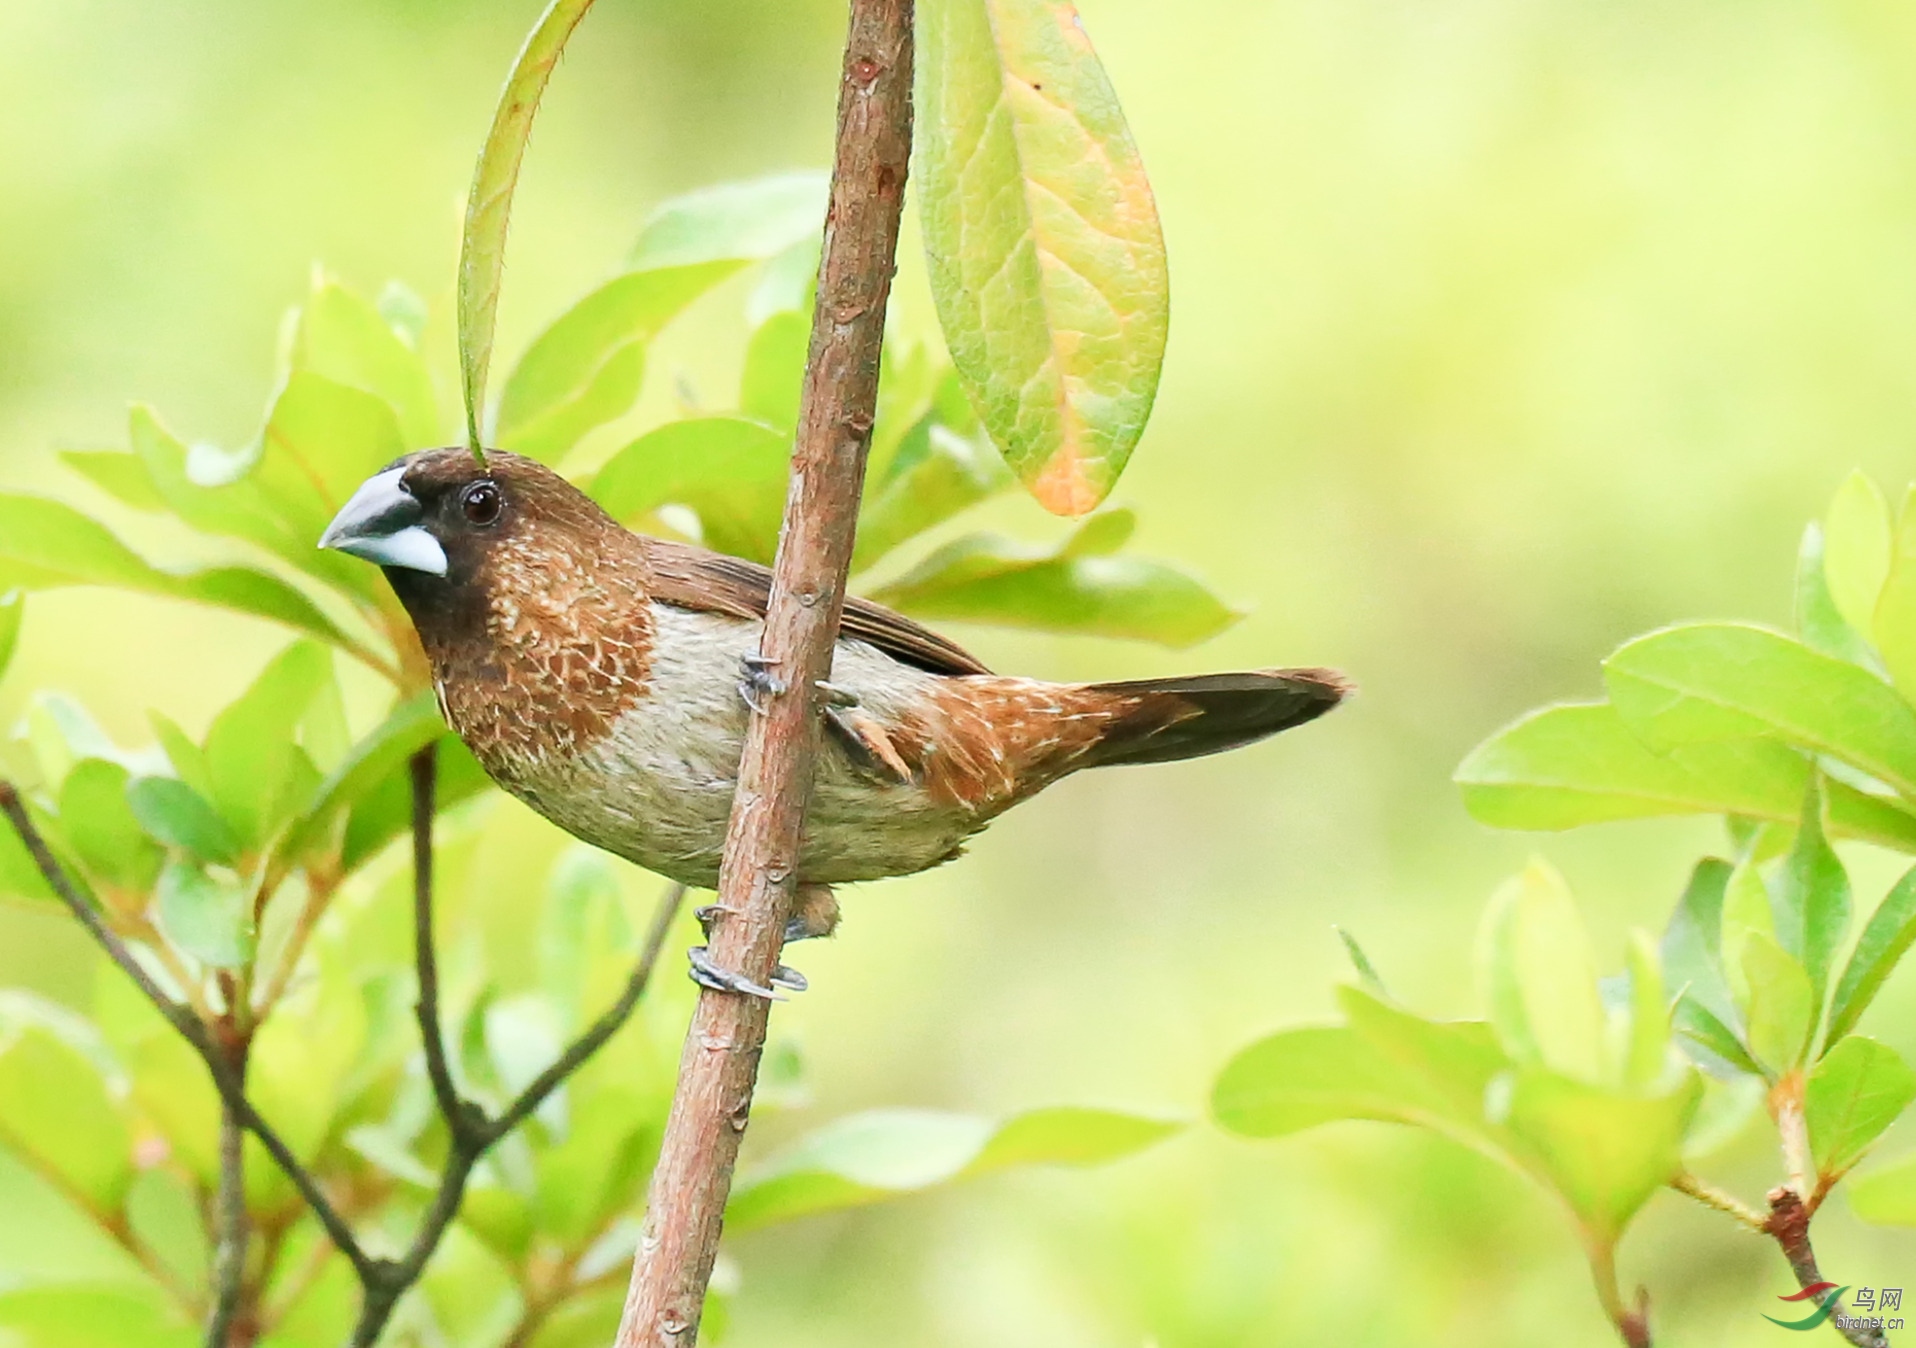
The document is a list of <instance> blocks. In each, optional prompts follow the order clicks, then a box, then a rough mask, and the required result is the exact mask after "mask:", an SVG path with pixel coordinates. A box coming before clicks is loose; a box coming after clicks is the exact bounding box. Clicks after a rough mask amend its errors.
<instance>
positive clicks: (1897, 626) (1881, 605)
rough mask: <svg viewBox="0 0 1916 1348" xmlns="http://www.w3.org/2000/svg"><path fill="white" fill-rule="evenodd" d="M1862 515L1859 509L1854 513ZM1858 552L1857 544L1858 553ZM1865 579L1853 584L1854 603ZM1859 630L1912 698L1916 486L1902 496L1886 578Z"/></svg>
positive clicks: (1915, 685)
mask: <svg viewBox="0 0 1916 1348" xmlns="http://www.w3.org/2000/svg"><path fill="white" fill-rule="evenodd" d="M1863 513H1864V511H1863V510H1862V508H1861V507H1860V506H1859V507H1858V509H1857V514H1858V515H1862V514H1863ZM1859 532H1860V531H1859ZM1862 550H1863V549H1862V547H1861V545H1860V544H1859V547H1858V551H1859V552H1861V551H1862ZM1873 560H1874V558H1873V555H1872V556H1870V557H1868V558H1864V559H1863V560H1860V561H1859V562H1858V564H1857V565H1858V569H1859V570H1861V569H1862V567H1863V565H1864V564H1865V562H1867V561H1873ZM1866 580H1867V576H1865V577H1864V578H1862V579H1859V580H1858V581H1857V582H1856V584H1857V594H1856V596H1855V598H1856V599H1858V600H1860V599H1861V598H1862V597H1863V593H1864V590H1863V586H1864V584H1865V583H1866ZM1860 630H1862V631H1865V632H1870V633H1872V634H1873V635H1874V637H1875V639H1876V649H1877V650H1878V651H1879V652H1880V653H1881V654H1882V657H1883V664H1884V665H1885V666H1886V667H1888V669H1889V676H1890V678H1891V679H1892V680H1894V682H1895V684H1896V687H1897V688H1898V689H1900V690H1901V692H1902V694H1903V696H1904V697H1916V486H1912V487H1911V488H1910V490H1909V492H1908V493H1907V494H1906V495H1905V496H1904V497H1903V509H1902V513H1901V514H1900V515H1899V516H1898V517H1897V520H1896V532H1895V535H1894V537H1893V538H1892V539H1891V541H1890V548H1889V575H1888V577H1887V578H1886V579H1885V580H1884V581H1883V583H1882V593H1881V594H1880V595H1878V596H1877V599H1876V605H1875V609H1874V612H1873V614H1872V615H1871V616H1870V620H1869V623H1868V624H1866V625H1864V626H1863V627H1862V628H1861V629H1860Z"/></svg>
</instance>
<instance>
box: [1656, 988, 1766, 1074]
mask: <svg viewBox="0 0 1916 1348" xmlns="http://www.w3.org/2000/svg"><path fill="white" fill-rule="evenodd" d="M1670 1028H1671V1029H1673V1030H1675V1031H1676V1032H1677V1034H1678V1035H1679V1036H1681V1037H1682V1038H1683V1039H1687V1040H1688V1041H1689V1045H1686V1047H1690V1046H1695V1047H1697V1048H1701V1049H1702V1050H1704V1051H1705V1052H1706V1053H1707V1054H1708V1057H1707V1058H1705V1059H1703V1061H1704V1062H1705V1065H1707V1066H1710V1069H1711V1070H1712V1071H1717V1072H1720V1071H1722V1070H1723V1069H1722V1068H1721V1067H1718V1066H1716V1065H1715V1064H1712V1063H1710V1061H1709V1059H1710V1058H1714V1059H1718V1060H1720V1062H1721V1063H1723V1064H1726V1065H1727V1066H1728V1067H1730V1068H1734V1069H1735V1070H1736V1071H1739V1072H1747V1073H1749V1074H1750V1075H1751V1076H1762V1075H1763V1068H1762V1067H1761V1066H1760V1065H1759V1064H1758V1063H1757V1061H1756V1059H1754V1058H1752V1057H1751V1056H1750V1051H1749V1050H1748V1049H1747V1048H1745V1047H1743V1041H1742V1040H1741V1039H1738V1038H1737V1037H1736V1032H1735V1031H1734V1030H1732V1029H1731V1028H1730V1027H1729V1026H1728V1025H1727V1024H1725V1023H1724V1020H1723V1019H1722V1018H1721V1017H1719V1016H1718V1015H1717V1014H1716V1013H1715V1012H1713V1011H1711V1010H1710V1009H1709V1008H1708V1007H1706V1006H1704V1005H1703V1004H1702V1003H1701V1002H1699V1001H1698V1000H1697V999H1696V998H1695V997H1693V996H1690V995H1688V994H1687V993H1686V994H1685V995H1684V996H1682V997H1679V998H1677V1004H1676V1009H1675V1010H1674V1011H1673V1012H1671V1015H1670ZM1691 1056H1692V1057H1695V1056H1697V1055H1696V1054H1695V1053H1692V1054H1691Z"/></svg>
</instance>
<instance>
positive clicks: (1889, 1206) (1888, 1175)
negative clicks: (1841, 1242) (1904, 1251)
mask: <svg viewBox="0 0 1916 1348" xmlns="http://www.w3.org/2000/svg"><path fill="white" fill-rule="evenodd" d="M1843 1188H1844V1189H1845V1191H1847V1192H1848V1194H1849V1206H1850V1211H1852V1212H1854V1213H1855V1214H1856V1215H1857V1216H1858V1217H1861V1218H1862V1219H1863V1220H1864V1221H1866V1222H1875V1223H1877V1224H1878V1225H1881V1226H1916V1155H1910V1156H1905V1157H1902V1158H1901V1159H1899V1160H1896V1161H1892V1162H1890V1164H1888V1165H1886V1166H1881V1167H1879V1168H1878V1169H1875V1170H1872V1171H1870V1172H1869V1174H1867V1175H1858V1176H1856V1177H1854V1178H1852V1179H1851V1180H1850V1181H1849V1182H1848V1183H1847V1184H1845V1185H1844V1186H1843Z"/></svg>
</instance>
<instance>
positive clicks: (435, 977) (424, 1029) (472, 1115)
mask: <svg viewBox="0 0 1916 1348" xmlns="http://www.w3.org/2000/svg"><path fill="white" fill-rule="evenodd" d="M437 759H438V749H437V746H436V745H431V744H428V745H427V746H426V747H425V748H423V749H421V750H420V751H419V752H418V753H416V754H414V755H413V756H412V758H411V760H410V761H409V762H408V763H407V767H408V769H409V770H410V771H411V773H412V875H413V884H412V912H413V953H414V959H415V961H416V962H417V964H418V968H419V998H418V1000H417V1001H415V1002H414V1003H413V1010H414V1012H415V1013H416V1014H417V1016H418V1018H419V1038H420V1039H421V1040H422V1041H423V1042H424V1043H425V1046H426V1075H427V1076H428V1077H429V1078H431V1080H432V1094H433V1098H434V1099H435V1100H437V1101H438V1102H439V1113H440V1114H441V1116H443V1117H444V1118H445V1120H446V1127H447V1128H448V1129H450V1130H451V1132H452V1135H453V1137H455V1138H458V1139H465V1138H467V1137H469V1136H471V1135H472V1134H473V1133H474V1131H475V1129H476V1127H477V1126H479V1123H480V1118H479V1114H478V1108H477V1106H475V1105H474V1104H472V1102H470V1101H468V1100H465V1099H462V1098H461V1097H460V1094H459V1087H458V1086H457V1085H456V1084H455V1083H454V1082H453V1079H452V1065H451V1063H449V1062H448V1061H447V1060H446V1039H445V1030H444V1029H443V1028H442V1027H441V1025H440V1024H439V961H438V956H436V955H435V954H434V953H433V937H432V817H433V812H434V809H435V800H434V797H435V795H436V793H437V782H436V778H437V773H438V766H437Z"/></svg>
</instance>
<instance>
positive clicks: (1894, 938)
mask: <svg viewBox="0 0 1916 1348" xmlns="http://www.w3.org/2000/svg"><path fill="white" fill-rule="evenodd" d="M1912 943H1916V870H1912V871H1908V872H1906V873H1905V874H1904V875H1903V878H1902V879H1900V880H1898V881H1897V882H1896V884H1895V885H1894V886H1893V887H1891V889H1890V891H1889V893H1888V894H1886V895H1884V896H1883V901H1882V902H1881V903H1880V904H1878V905H1877V907H1876V911H1875V912H1874V913H1872V914H1871V915H1870V919H1869V921H1868V922H1867V923H1865V924H1864V926H1863V934H1862V935H1861V936H1859V937H1858V938H1857V939H1856V948H1855V949H1854V950H1852V951H1851V952H1850V957H1849V963H1848V964H1847V965H1846V966H1844V969H1843V976H1842V977H1841V978H1840V979H1838V980H1837V982H1836V995H1835V997H1834V998H1832V999H1831V1001H1830V1027H1829V1037H1830V1039H1831V1040H1836V1039H1840V1038H1841V1037H1843V1036H1844V1035H1846V1034H1848V1033H1849V1032H1850V1031H1851V1030H1853V1029H1855V1028H1856V1022H1857V1021H1858V1020H1859V1019H1861V1017H1862V1014H1863V1012H1864V1011H1866V1010H1868V1009H1869V1004H1870V1003H1871V1002H1872V1001H1874V1000H1875V999H1876V994H1877V993H1878V992H1879V991H1881V989H1882V986H1883V983H1884V980H1886V979H1887V978H1888V977H1889V975H1890V971H1891V970H1892V969H1894V968H1895V967H1896V964H1897V961H1899V960H1901V959H1902V957H1903V956H1904V955H1905V954H1906V953H1908V951H1909V948H1910V946H1911V944H1912Z"/></svg>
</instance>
